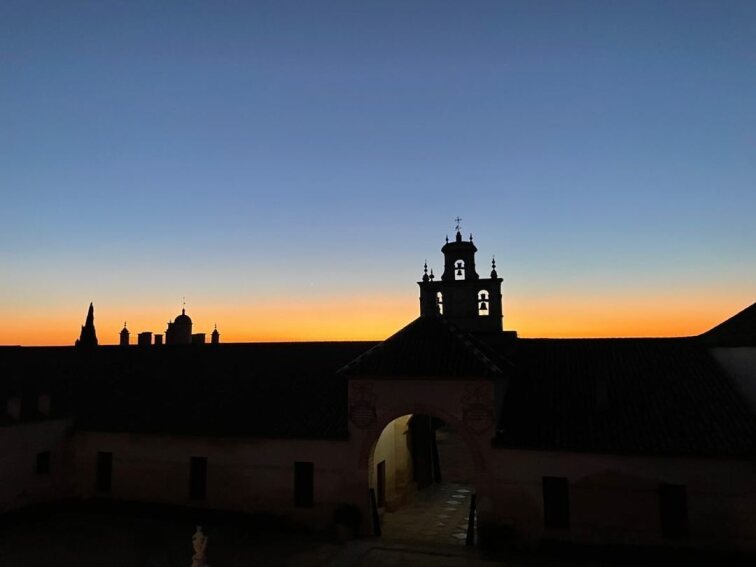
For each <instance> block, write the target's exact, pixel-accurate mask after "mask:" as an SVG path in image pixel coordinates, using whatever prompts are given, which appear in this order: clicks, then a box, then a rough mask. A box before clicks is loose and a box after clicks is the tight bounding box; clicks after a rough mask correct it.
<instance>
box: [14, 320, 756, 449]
mask: <svg viewBox="0 0 756 567" xmlns="http://www.w3.org/2000/svg"><path fill="white" fill-rule="evenodd" d="M753 313H754V307H753V306H752V307H750V308H748V309H747V310H745V311H744V312H742V313H741V314H739V315H737V316H736V317H734V318H732V319H730V320H728V322H726V323H725V324H723V325H720V326H719V327H716V328H715V330H716V329H722V328H724V329H728V328H730V326H732V328H735V329H739V330H740V329H745V330H746V333H747V332H748V329H749V327H748V325H749V324H750V322H752V320H753ZM744 314H745V315H744ZM733 322H734V323H733ZM728 323H730V324H731V325H728ZM350 377H359V378H369V379H388V378H398V379H402V378H412V379H436V380H438V379H461V380H464V379H490V380H494V381H496V382H497V384H499V386H500V390H502V391H503V392H504V396H503V401H502V406H501V407H500V408H499V409H500V412H499V423H498V427H497V435H496V438H495V440H494V444H495V446H498V447H508V448H520V449H533V450H559V451H585V452H597V453H605V452H608V453H619V454H644V455H665V456H673V455H697V456H724V457H728V456H752V455H754V452H755V451H754V448H755V447H756V422H755V421H754V415H753V414H752V413H751V412H750V411H749V409H748V408H747V406H746V404H745V402H744V400H743V399H742V398H741V397H740V395H739V394H738V392H737V390H736V389H735V388H734V387H733V384H732V383H731V382H730V379H729V378H728V377H727V376H726V375H725V374H724V373H723V371H722V370H721V369H720V367H719V366H718V365H717V364H716V362H715V361H714V359H713V358H712V357H711V355H710V354H709V353H708V350H707V344H706V343H703V342H702V341H701V339H700V338H698V337H692V338H680V339H516V338H515V337H514V336H513V335H507V334H505V333H502V334H497V335H481V336H473V335H471V334H469V333H466V332H463V331H460V330H459V329H458V328H457V327H455V326H454V325H453V324H451V323H450V322H449V321H448V320H446V319H444V318H443V317H440V316H428V317H420V318H418V319H416V320H415V321H413V322H411V323H410V324H409V325H407V326H406V327H404V328H403V329H401V330H400V331H399V332H397V333H396V334H394V335H393V336H391V337H390V338H388V339H387V340H385V341H383V342H382V343H375V342H309V343H250V344H221V345H202V346H200V345H195V346H189V345H187V346H168V345H163V346H145V347H138V346H130V347H118V346H108V347H96V348H93V349H75V348H73V347H0V403H2V404H5V403H6V400H7V399H9V398H11V397H14V396H21V398H22V399H23V403H22V415H21V419H23V420H33V419H41V418H43V416H41V415H40V413H39V411H38V407H37V406H38V403H37V401H38V397H39V394H41V393H48V394H50V395H51V397H52V410H51V414H50V415H51V416H52V417H56V416H57V417H62V416H75V420H76V426H77V427H78V428H81V429H84V430H91V431H114V432H130V433H156V434H162V433H172V434H190V435H210V436H248V437H267V438H317V439H342V438H345V437H346V436H347V434H348V428H347V381H348V379H349V378H350ZM9 422H12V419H11V418H10V417H9V416H8V414H7V412H5V413H3V414H0V425H2V424H7V423H9Z"/></svg>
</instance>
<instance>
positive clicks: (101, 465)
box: [97, 451, 113, 492]
mask: <svg viewBox="0 0 756 567" xmlns="http://www.w3.org/2000/svg"><path fill="white" fill-rule="evenodd" d="M112 483H113V453H109V452H106V451H100V452H98V453H97V490H99V491H100V492H110V487H111V485H112Z"/></svg>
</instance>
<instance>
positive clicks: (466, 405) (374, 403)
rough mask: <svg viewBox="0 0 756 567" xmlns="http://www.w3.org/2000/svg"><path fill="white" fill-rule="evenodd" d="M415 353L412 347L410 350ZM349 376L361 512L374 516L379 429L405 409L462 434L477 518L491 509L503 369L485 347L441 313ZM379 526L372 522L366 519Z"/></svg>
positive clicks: (359, 363) (356, 365)
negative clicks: (371, 493)
mask: <svg viewBox="0 0 756 567" xmlns="http://www.w3.org/2000/svg"><path fill="white" fill-rule="evenodd" d="M408 353H411V354H408ZM342 372H343V373H344V374H346V375H347V376H348V380H349V388H348V392H349V394H348V395H349V399H348V407H349V439H350V444H351V446H352V449H353V456H352V463H353V466H354V472H353V478H354V479H360V482H359V486H355V489H356V490H358V491H359V492H360V493H361V500H360V501H361V502H363V517H366V518H372V510H371V508H370V501H369V496H368V495H369V491H368V486H369V485H368V483H369V479H370V477H371V475H375V474H376V471H373V470H371V467H373V468H374V467H375V466H376V465H377V464H378V463H374V462H371V454H372V452H373V450H374V448H375V445H376V443H377V442H378V439H379V437H380V435H381V432H382V431H383V430H384V428H386V426H387V425H388V424H389V423H391V422H392V421H393V420H395V419H396V418H398V417H400V416H407V415H427V416H433V417H435V418H437V419H439V420H442V421H443V422H444V423H446V424H448V425H449V426H451V427H452V428H453V429H454V430H455V431H456V432H457V433H458V434H459V435H460V436H461V438H462V439H463V441H464V444H465V446H466V447H467V449H468V451H469V455H470V460H471V465H472V469H473V471H474V472H473V476H474V478H473V479H472V484H473V485H474V488H475V491H476V496H477V502H478V521H479V523H481V524H482V523H485V521H486V517H487V513H488V510H489V509H490V506H491V503H490V486H489V484H490V478H489V474H488V471H489V468H490V465H489V462H490V460H491V458H490V457H491V450H492V449H491V441H492V439H493V437H494V435H495V424H496V418H497V415H496V413H497V412H496V400H497V399H499V398H500V395H501V392H503V389H504V387H505V385H506V377H505V374H504V372H503V371H502V370H501V369H500V368H499V366H498V365H497V364H496V362H495V361H494V360H493V358H491V357H490V356H489V355H488V354H487V353H486V352H485V350H484V347H482V345H475V344H473V343H472V342H470V339H469V335H467V334H463V333H461V332H460V331H459V330H458V328H457V327H456V326H454V324H453V323H451V322H450V321H449V320H448V319H447V318H445V317H442V316H440V315H429V316H426V317H420V318H419V319H417V320H415V321H414V322H413V323H411V324H410V325H408V326H407V327H405V328H404V329H402V330H401V331H399V332H398V333H397V334H395V335H394V336H392V337H390V338H389V339H387V340H386V341H384V342H383V343H381V344H380V345H378V346H377V347H375V348H373V349H372V350H370V351H368V352H367V353H365V354H364V355H363V356H361V357H360V358H358V359H357V360H355V361H354V362H353V363H351V364H350V365H349V366H347V367H346V368H344V369H343V370H342ZM366 531H367V532H368V533H370V532H371V531H374V526H372V524H371V525H369V526H366Z"/></svg>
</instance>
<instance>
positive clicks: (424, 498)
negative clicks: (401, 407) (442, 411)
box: [370, 414, 475, 545]
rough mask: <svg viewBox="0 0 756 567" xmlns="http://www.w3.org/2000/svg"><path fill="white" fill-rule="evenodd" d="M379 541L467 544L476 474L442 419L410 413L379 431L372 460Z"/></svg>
mask: <svg viewBox="0 0 756 567" xmlns="http://www.w3.org/2000/svg"><path fill="white" fill-rule="evenodd" d="M370 463H371V466H370V470H371V478H370V486H371V488H373V489H374V490H375V493H376V501H377V504H378V517H379V521H380V525H381V533H382V535H383V537H385V538H388V539H394V540H407V541H410V540H411V541H421V542H429V543H431V542H432V543H444V544H456V545H465V543H469V542H470V533H471V532H472V537H473V538H474V530H475V515H474V512H473V521H472V526H471V525H470V504H471V500H472V499H473V498H472V497H473V494H474V492H475V490H474V480H475V470H474V466H473V462H472V455H471V452H470V450H469V448H468V446H467V444H466V442H465V440H464V439H463V438H462V436H461V435H460V434H459V433H458V432H457V431H456V430H455V429H454V427H452V426H450V425H449V424H447V423H444V421H442V420H441V419H439V418H437V417H434V416H431V415H427V414H408V415H405V416H401V417H399V418H397V419H395V420H393V421H391V422H390V423H389V424H388V425H387V426H386V427H385V428H384V430H383V431H382V433H381V435H380V437H379V438H378V441H377V442H376V444H375V447H374V449H373V454H372V458H371V460H370Z"/></svg>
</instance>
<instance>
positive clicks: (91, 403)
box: [0, 342, 375, 438]
mask: <svg viewBox="0 0 756 567" xmlns="http://www.w3.org/2000/svg"><path fill="white" fill-rule="evenodd" d="M374 344H375V343H372V342H343V343H323V342H321V343H256V344H238V345H236V344H222V345H196V346H167V345H163V346H160V347H154V346H153V347H137V346H131V347H128V348H122V347H97V348H95V349H90V350H87V351H82V350H81V349H79V350H77V349H74V348H17V349H0V392H1V391H3V390H6V391H7V392H12V390H13V388H12V387H11V386H12V384H11V383H12V382H15V383H19V384H25V386H24V387H25V389H26V390H29V391H31V390H33V389H35V388H37V387H38V385H39V384H40V383H41V382H43V381H44V380H45V379H46V377H47V376H53V375H57V376H60V377H62V378H66V380H65V381H64V382H65V384H64V386H63V388H64V390H66V396H61V397H65V399H66V404H70V406H71V407H70V411H69V414H74V415H75V416H76V422H77V427H79V428H81V429H84V430H93V431H123V432H131V433H175V434H193V435H223V436H251V437H269V438H343V437H346V435H347V421H346V415H347V410H346V396H347V389H346V379H345V378H344V377H341V376H337V375H336V372H335V371H336V370H337V369H338V368H340V367H341V366H343V365H344V364H345V363H346V362H348V361H349V360H351V359H353V358H354V357H356V356H357V355H359V354H360V353H361V352H364V351H365V350H367V349H369V348H370V347H372V346H373V345H374ZM14 377H15V378H14ZM3 384H5V385H6V387H3ZM0 397H2V395H0ZM0 401H1V400H0ZM55 403H56V401H55V399H54V400H53V405H55Z"/></svg>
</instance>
